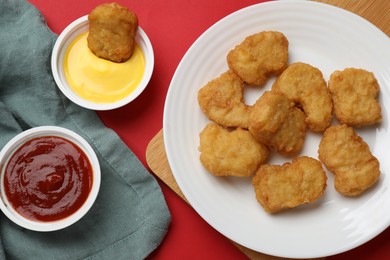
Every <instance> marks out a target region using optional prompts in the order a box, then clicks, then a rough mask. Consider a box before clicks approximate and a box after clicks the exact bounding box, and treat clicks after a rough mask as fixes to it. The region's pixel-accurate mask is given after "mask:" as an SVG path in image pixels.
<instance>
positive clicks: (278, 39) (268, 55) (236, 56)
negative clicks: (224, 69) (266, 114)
mask: <svg viewBox="0 0 390 260" xmlns="http://www.w3.org/2000/svg"><path fill="white" fill-rule="evenodd" d="M287 61H288V40H287V38H286V37H285V36H284V35H283V34H282V33H280V32H275V31H266V32H260V33H256V34H253V35H251V36H248V37H247V38H245V40H244V41H243V42H241V43H240V44H239V45H237V46H235V48H234V49H233V50H231V51H230V52H229V53H228V55H227V62H228V65H229V68H230V69H231V70H233V71H234V72H235V73H236V74H237V75H238V76H239V77H240V78H241V79H242V80H243V81H244V82H246V83H248V84H250V85H258V86H263V85H264V84H265V82H266V80H267V79H268V78H269V77H270V76H273V75H279V74H280V73H281V72H282V71H283V70H284V69H285V68H286V66H287Z"/></svg>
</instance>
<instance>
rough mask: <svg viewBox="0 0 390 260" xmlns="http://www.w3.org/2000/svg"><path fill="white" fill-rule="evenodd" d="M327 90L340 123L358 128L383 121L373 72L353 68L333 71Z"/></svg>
mask: <svg viewBox="0 0 390 260" xmlns="http://www.w3.org/2000/svg"><path fill="white" fill-rule="evenodd" d="M329 90H330V92H331V95H332V99H333V105H334V111H335V115H336V117H337V119H338V120H339V121H340V122H341V123H344V124H347V125H349V126H354V127H361V126H365V125H373V124H375V123H379V122H380V121H381V120H382V114H381V106H380V104H379V102H378V100H377V97H378V93H379V84H378V82H377V80H376V78H375V76H374V74H373V73H372V72H369V71H366V70H363V69H356V68H347V69H345V70H343V71H335V72H333V73H332V75H331V76H330V79H329Z"/></svg>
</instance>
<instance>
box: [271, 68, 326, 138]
mask: <svg viewBox="0 0 390 260" xmlns="http://www.w3.org/2000/svg"><path fill="white" fill-rule="evenodd" d="M272 90H273V91H276V92H279V93H282V94H284V95H285V96H286V97H287V98H288V99H290V100H291V101H293V102H295V103H296V104H297V105H299V106H300V107H302V109H303V112H304V113H305V115H306V119H305V121H306V124H307V126H308V128H309V129H310V130H312V131H316V132H322V131H324V130H325V129H326V128H327V127H328V126H329V125H330V123H331V121H332V107H333V104H332V98H331V95H330V92H329V90H328V88H327V87H326V82H325V80H324V77H323V75H322V73H321V71H320V70H319V69H317V68H315V67H313V66H311V65H309V64H306V63H302V62H297V63H294V64H291V65H289V66H288V68H287V69H286V70H285V71H283V73H282V74H281V75H280V76H279V77H278V79H277V80H276V81H275V83H274V85H273V86H272Z"/></svg>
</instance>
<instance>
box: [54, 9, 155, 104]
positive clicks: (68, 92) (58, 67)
mask: <svg viewBox="0 0 390 260" xmlns="http://www.w3.org/2000/svg"><path fill="white" fill-rule="evenodd" d="M88 29H89V21H88V15H85V16H83V17H80V18H79V19H77V20H75V21H74V22H72V23H71V24H69V25H68V26H67V27H66V28H65V29H64V31H63V32H62V33H61V34H60V35H59V37H58V39H57V41H56V43H55V45H54V47H53V52H52V56H51V69H52V73H53V77H54V80H55V82H56V83H57V86H58V87H59V89H60V90H61V91H62V93H63V94H64V95H65V96H66V97H67V98H69V99H70V100H71V101H73V102H74V103H76V104H78V105H79V106H82V107H85V108H88V109H92V110H111V109H115V108H118V107H121V106H124V105H126V104H128V103H130V102H131V101H133V100H134V99H135V98H136V97H138V96H139V95H140V94H141V93H142V91H144V89H145V88H146V86H147V85H148V83H149V80H150V78H151V77H152V72H153V68H154V53H153V47H152V44H151V43H150V40H149V38H148V36H147V35H146V33H145V32H144V31H143V30H142V28H141V27H138V32H137V35H136V37H135V41H136V42H137V44H138V45H139V46H140V48H141V50H142V52H143V54H144V57H145V72H144V75H143V77H142V80H141V83H140V84H139V86H138V87H137V88H136V89H135V90H134V91H133V92H132V93H130V95H128V96H127V97H125V98H124V99H121V100H119V101H116V102H112V103H95V102H92V101H89V100H86V99H84V98H82V97H80V96H79V95H77V94H76V93H75V92H74V91H73V90H72V88H71V87H70V86H69V84H68V82H67V80H66V77H65V74H64V65H63V63H64V56H65V53H66V50H67V48H68V46H69V45H70V44H71V43H72V41H73V40H74V39H75V38H76V37H77V36H79V35H80V34H82V33H85V32H87V31H88Z"/></svg>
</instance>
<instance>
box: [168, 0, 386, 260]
mask: <svg viewBox="0 0 390 260" xmlns="http://www.w3.org/2000/svg"><path fill="white" fill-rule="evenodd" d="M263 30H277V31H280V32H283V33H284V34H285V35H286V37H287V38H288V40H289V42H290V46H289V51H290V60H289V62H290V63H292V62H297V61H302V62H306V63H309V64H311V65H313V66H315V67H317V68H319V69H320V70H321V71H322V72H323V74H324V77H325V79H326V80H328V79H329V75H330V74H331V73H332V72H333V71H334V70H340V69H344V68H346V67H360V68H365V69H367V70H370V71H373V72H374V74H375V76H376V77H377V79H378V81H379V84H380V85H381V93H380V97H379V99H380V102H381V104H382V112H383V122H382V123H381V124H380V125H379V126H377V127H369V128H365V129H364V130H358V131H357V132H358V133H359V134H360V135H361V136H363V138H364V139H365V140H366V142H367V143H368V144H369V146H370V148H371V151H372V152H373V154H374V155H375V156H376V157H377V158H378V159H379V161H380V163H381V172H382V175H381V177H380V180H379V183H377V185H376V186H375V187H374V188H373V189H371V190H369V191H368V192H366V193H365V194H363V195H362V196H360V197H358V198H346V197H343V196H341V195H339V194H338V193H337V192H336V191H335V190H334V186H333V177H332V174H330V173H328V188H327V189H326V192H325V195H324V197H323V198H322V199H320V200H319V201H317V202H316V203H314V204H312V205H308V206H303V207H299V208H296V209H293V210H289V211H285V212H283V213H281V214H277V215H269V214H267V213H265V212H264V210H263V209H262V208H261V206H260V205H259V204H258V203H257V201H256V199H255V193H254V190H253V188H252V185H251V182H250V179H249V178H248V179H237V178H231V177H230V178H218V177H213V176H212V175H211V174H209V173H207V172H206V171H205V170H204V168H203V167H202V165H201V164H200V162H199V152H198V146H199V133H200V131H201V130H202V129H203V128H204V126H205V125H206V124H207V123H208V122H209V120H208V119H207V118H206V117H205V115H204V114H203V113H202V112H201V110H200V108H199V106H198V103H197V93H198V90H199V88H201V87H202V86H203V85H204V84H206V83H207V82H208V81H209V80H211V79H213V78H215V77H217V76H218V75H220V74H221V73H222V72H224V71H225V70H227V64H226V54H227V52H228V51H229V50H230V49H232V48H233V47H234V46H235V45H236V44H238V43H240V42H241V41H242V40H243V39H244V38H245V37H246V36H248V35H251V34H253V33H256V32H259V31H263ZM271 84H272V80H271V81H270V82H269V83H268V85H267V86H266V87H265V88H263V89H262V90H260V91H253V90H252V91H250V92H246V93H245V97H246V98H247V102H248V103H253V102H254V101H255V100H256V99H257V98H258V97H259V96H260V94H261V93H262V92H263V91H264V90H267V89H269V88H270V86H271ZM389 84H390V40H389V38H388V37H387V36H386V35H385V34H383V33H382V32H381V31H380V30H379V29H377V28H376V27H374V26H373V25H372V24H370V23H369V22H367V21H366V20H364V19H362V18H360V17H358V16H357V15H354V14H352V13H349V12H347V11H344V10H342V9H338V8H335V7H332V6H329V5H325V4H320V3H316V2H309V1H297V2H295V1H294V2H293V1H286V2H280V1H276V2H268V3H262V4H258V5H254V6H250V7H248V8H245V9H242V10H239V11H237V12H235V13H233V14H231V15H229V16H227V17H226V18H224V19H222V20H221V21H219V22H218V23H216V24H215V25H213V26H212V27H211V28H209V29H208V30H207V31H206V32H205V33H204V34H203V35H202V36H200V37H199V39H198V40H197V41H196V42H195V43H194V44H193V45H192V46H191V48H190V49H189V50H188V52H187V53H186V55H185V56H184V57H183V59H182V61H181V63H180V64H179V66H178V68H177V70H176V72H175V75H174V77H173V79H172V82H171V85H170V88H169V91H168V94H167V99H166V104H165V110H164V141H165V148H166V152H167V156H168V160H169V164H170V167H171V169H172V172H173V174H174V176H175V179H176V181H177V183H178V184H179V187H180V189H181V190H182V191H183V193H184V195H185V196H186V198H187V199H188V201H189V202H190V203H191V205H192V206H193V207H194V209H195V210H196V211H197V212H198V213H199V214H200V215H201V216H202V217H203V218H204V219H205V220H206V221H207V222H208V223H209V224H210V225H212V226H213V227H214V228H215V229H216V230H218V231H219V232H221V233H222V234H224V235H225V236H226V237H228V238H230V239H231V240H233V241H235V242H237V243H239V244H241V245H243V246H245V247H248V248H250V249H253V250H255V251H259V252H263V253H266V254H270V255H276V256H281V257H292V258H311V257H323V256H328V255H333V254H337V253H341V252H344V251H347V250H349V249H352V248H354V247H357V246H359V245H361V244H363V243H365V242H366V241H368V240H370V239H372V238H373V237H375V236H376V235H378V234H379V233H380V232H382V231H383V230H385V229H386V228H387V227H388V226H389V224H390V183H389V182H390V178H389V176H388V175H389V174H390V160H389V159H388V158H387V157H388V154H390V135H389V134H388V131H389V109H390V93H389V87H388V85H389ZM320 138H321V135H320V134H314V133H310V132H309V133H308V135H307V139H306V142H305V144H304V148H303V151H302V153H301V154H302V155H309V156H312V157H314V158H318V154H317V150H318V143H319V141H320ZM288 160H289V158H283V157H281V156H273V157H272V159H271V161H270V162H271V163H275V164H281V163H283V162H286V161H288Z"/></svg>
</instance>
